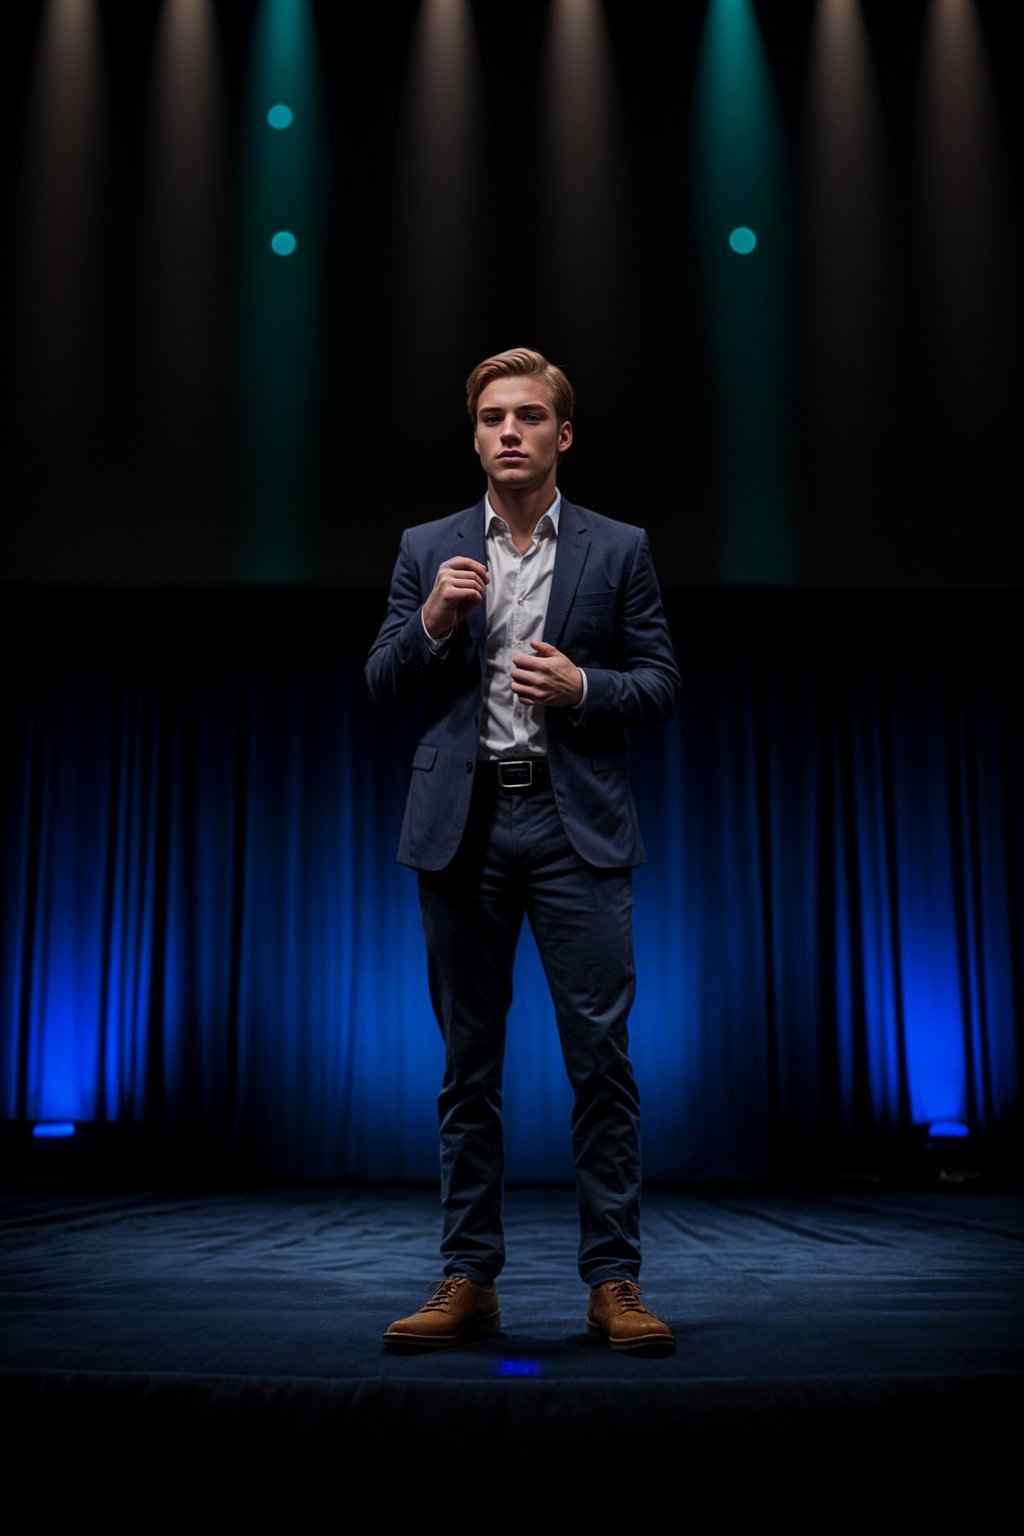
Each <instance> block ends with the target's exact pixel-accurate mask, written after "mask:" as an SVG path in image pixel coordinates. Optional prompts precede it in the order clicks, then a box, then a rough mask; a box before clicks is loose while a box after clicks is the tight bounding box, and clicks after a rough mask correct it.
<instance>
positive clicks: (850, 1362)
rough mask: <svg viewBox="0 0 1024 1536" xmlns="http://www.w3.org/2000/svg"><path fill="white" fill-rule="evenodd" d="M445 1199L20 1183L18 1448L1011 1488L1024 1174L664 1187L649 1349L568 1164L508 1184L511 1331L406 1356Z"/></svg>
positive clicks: (10, 1215) (257, 1461)
mask: <svg viewBox="0 0 1024 1536" xmlns="http://www.w3.org/2000/svg"><path fill="white" fill-rule="evenodd" d="M436 1207H437V1196H436V1193H434V1192H431V1191H423V1190H412V1191H410V1190H407V1189H401V1190H396V1189H391V1188H385V1189H379V1188H378V1189H358V1190H353V1189H350V1188H345V1189H315V1190H309V1189H301V1190H270V1191H260V1192H252V1193H248V1192H247V1193H229V1194H221V1193H203V1194H197V1195H190V1194H174V1193H167V1192H162V1193H142V1194H139V1193H121V1194H105V1195H90V1194H84V1193H75V1194H56V1193H21V1194H18V1195H15V1196H13V1197H10V1198H7V1199H6V1200H5V1201H4V1202H3V1204H2V1207H0V1211H2V1224H3V1225H2V1230H3V1247H2V1261H0V1275H2V1286H3V1314H2V1339H0V1407H2V1408H3V1410H4V1415H5V1421H6V1424H7V1426H8V1427H7V1428H6V1429H5V1431H4V1443H5V1450H6V1452H7V1456H8V1458H11V1460H10V1461H9V1465H11V1466H13V1467H16V1466H19V1465H21V1466H24V1465H26V1464H27V1459H28V1458H32V1457H35V1458H40V1457H41V1458H43V1459H44V1460H45V1461H47V1462H50V1463H51V1464H53V1465H55V1466H59V1465H64V1466H66V1465H68V1464H69V1460H73V1459H77V1458H81V1457H93V1456H95V1455H102V1457H103V1458H104V1459H105V1460H109V1457H110V1454H111V1451H112V1450H113V1449H114V1448H115V1447H116V1451H117V1455H118V1457H119V1458H121V1459H122V1460H123V1459H125V1458H127V1460H126V1461H125V1463H124V1464H126V1465H130V1466H132V1467H135V1468H145V1467H147V1466H148V1467H149V1468H150V1469H151V1470H153V1469H162V1470H163V1471H164V1472H166V1471H167V1470H168V1469H169V1468H171V1467H174V1466H178V1467H186V1468H187V1467H195V1466H204V1465H205V1466H207V1467H210V1466H219V1465H224V1466H229V1465H231V1464H232V1462H234V1461H237V1458H238V1457H239V1456H241V1457H242V1458H244V1459H245V1461H246V1463H247V1464H248V1465H249V1466H258V1465H263V1466H264V1467H265V1466H267V1465H273V1466H275V1467H278V1468H283V1469H295V1468H299V1467H303V1468H308V1469H310V1470H311V1471H312V1470H315V1469H316V1468H317V1467H318V1466H320V1467H323V1468H324V1469H328V1468H329V1469H330V1473H331V1475H332V1476H334V1475H337V1474H338V1473H341V1472H344V1473H345V1475H346V1476H361V1475H364V1474H365V1475H371V1474H372V1476H373V1478H374V1483H375V1486H377V1487H379V1486H380V1482H379V1478H380V1474H381V1473H382V1472H385V1473H386V1472H388V1471H391V1472H394V1473H395V1475H396V1477H397V1476H399V1474H401V1476H403V1477H404V1476H405V1475H406V1474H407V1473H409V1474H411V1475H414V1476H418V1475H419V1470H420V1469H422V1468H423V1467H432V1468H439V1467H440V1468H448V1467H451V1466H453V1465H454V1466H463V1467H466V1468H475V1469H477V1471H478V1472H483V1471H485V1470H486V1469H487V1468H492V1469H493V1468H494V1467H496V1466H498V1465H502V1466H504V1468H505V1471H504V1474H503V1475H504V1476H506V1477H508V1476H511V1475H513V1474H512V1473H511V1472H510V1470H509V1468H510V1467H512V1468H514V1469H515V1470H514V1477H515V1479H519V1480H521V1479H522V1478H526V1479H529V1478H530V1477H531V1476H532V1475H534V1474H537V1475H540V1476H542V1477H545V1478H548V1477H550V1476H552V1475H554V1474H555V1472H556V1471H557V1472H561V1473H564V1475H571V1477H572V1479H573V1480H574V1482H575V1483H576V1484H577V1486H579V1484H580V1483H587V1484H588V1485H589V1486H591V1487H592V1488H593V1489H600V1488H602V1487H615V1486H619V1483H620V1479H621V1477H622V1476H623V1471H622V1469H623V1468H624V1467H625V1468H628V1467H634V1468H636V1467H641V1466H642V1467H645V1468H646V1469H647V1472H646V1473H645V1476H654V1477H657V1478H658V1479H659V1480H660V1479H662V1478H668V1479H669V1482H668V1483H667V1484H666V1485H665V1486H666V1488H668V1487H670V1486H671V1479H673V1478H678V1479H680V1480H681V1481H682V1480H686V1479H691V1480H692V1479H694V1478H695V1477H698V1476H700V1477H710V1478H715V1479H719V1480H720V1479H721V1478H722V1477H723V1475H724V1476H725V1477H727V1478H728V1477H733V1478H736V1477H746V1476H747V1474H748V1473H749V1475H750V1476H752V1477H757V1478H758V1479H761V1480H763V1479H764V1478H765V1477H767V1476H776V1477H778V1478H780V1479H782V1480H792V1479H793V1478H794V1477H795V1478H798V1479H799V1480H800V1482H801V1485H802V1486H806V1485H807V1484H808V1480H813V1479H814V1478H819V1479H823V1480H825V1481H827V1482H828V1483H829V1485H830V1486H835V1487H838V1486H840V1485H835V1484H834V1480H835V1478H836V1477H837V1476H838V1477H840V1478H841V1479H842V1484H843V1485H846V1486H851V1487H852V1486H860V1485H861V1480H862V1478H864V1477H869V1478H870V1477H881V1476H885V1477H886V1478H891V1477H892V1476H900V1477H902V1478H903V1479H904V1480H905V1485H906V1486H908V1487H909V1486H911V1485H913V1484H915V1483H916V1484H917V1486H918V1487H921V1488H923V1487H924V1486H925V1485H926V1484H930V1485H933V1486H934V1484H935V1480H936V1479H937V1478H938V1479H939V1482H940V1484H942V1483H944V1482H945V1481H947V1480H949V1479H952V1478H959V1479H961V1480H962V1481H963V1482H964V1484H965V1485H966V1484H973V1483H975V1482H976V1481H977V1480H978V1479H979V1478H980V1479H981V1481H982V1483H983V1484H984V1486H986V1487H989V1488H990V1487H991V1486H992V1482H993V1479H998V1478H999V1477H1000V1476H1001V1475H1003V1474H1004V1473H1008V1472H1009V1469H1010V1468H1011V1466H1013V1467H1014V1468H1015V1463H1016V1458H1017V1453H1018V1446H1019V1438H1020V1437H1019V1426H1020V1423H1021V1407H1022V1403H1024V1393H1022V1390H1021V1386H1022V1365H1024V1330H1022V1309H1021V1296H1022V1288H1021V1278H1022V1259H1024V1243H1022V1238H1024V1202H1022V1201H1021V1200H1019V1199H1017V1198H1015V1197H1013V1196H1011V1195H1005V1194H996V1193H978V1192H974V1193H966V1192H961V1193H950V1194H947V1193H944V1192H941V1191H939V1190H935V1191H922V1190H908V1191H903V1192H900V1191H894V1190H889V1189H877V1190H873V1191H872V1190H867V1191H866V1190H864V1189H858V1190H857V1191H855V1192H850V1193H847V1192H837V1193H834V1194H829V1193H822V1192H820V1191H818V1192H792V1193H779V1192H768V1191H765V1190H752V1191H737V1190H735V1189H728V1190H723V1189H715V1190H697V1191H691V1190H685V1191H678V1192H677V1191H666V1190H656V1191H649V1192H648V1193H647V1196H646V1201H645V1223H644V1230H645V1241H646V1255H647V1257H646V1268H645V1274H644V1276H643V1280H644V1282H645V1286H646V1295H647V1299H648V1301H649V1303H650V1305H651V1307H652V1309H653V1310H655V1311H657V1312H658V1313H659V1314H660V1315H661V1316H663V1317H664V1318H665V1319H666V1320H667V1321H668V1322H670V1323H671V1325H672V1327H673V1329H674V1331H675V1333H676V1336H677V1339H678V1351H677V1353H676V1354H675V1355H674V1356H673V1357H671V1358H667V1359H654V1360H638V1359H633V1358H629V1357H625V1358H623V1357H620V1356H617V1355H615V1354H613V1353H612V1352H611V1351H610V1350H608V1349H607V1348H605V1347H602V1346H601V1345H600V1344H597V1343H594V1342H591V1341H589V1340H588V1338H587V1335H586V1331H585V1326H584V1307H585V1301H586V1296H585V1292H584V1290H583V1288H582V1286H581V1284H580V1281H579V1279H578V1277H577V1275H576V1271H575V1242H576V1219H575V1204H574V1197H573V1195H572V1193H571V1191H569V1190H566V1189H561V1188H557V1189H542V1190H536V1189H514V1190H512V1191H510V1193H509V1195H508V1199H507V1206H506V1217H507V1228H508V1240H509V1261H508V1266H507V1269H506V1271H505V1274H504V1275H503V1276H502V1279H501V1282H500V1292H501V1301H502V1314H503V1317H502V1321H503V1329H504V1331H503V1333H502V1334H501V1335H499V1336H498V1337H497V1338H495V1339H491V1340H488V1341H486V1342H482V1343H479V1344H474V1345H470V1346H467V1347H464V1348H462V1349H460V1350H455V1351H447V1352H442V1353H440V1354H431V1355H427V1356H423V1357H419V1356H416V1357H410V1356H407V1355H405V1356H392V1355H389V1354H387V1353H386V1352H385V1351H384V1350H383V1349H382V1347H381V1345H380V1334H381V1331H382V1329H383V1328H384V1327H386V1326H387V1324H388V1323H389V1322H390V1321H391V1320H392V1318H394V1317H396V1316H399V1315H402V1314H404V1313H406V1312H409V1311H412V1310H414V1309H415V1308H416V1307H417V1306H419V1305H420V1304H421V1302H422V1301H423V1300H425V1299H426V1293H427V1283H428V1281H430V1280H431V1279H432V1278H434V1277H436V1276H438V1270H439V1266H438V1264H437V1260H436V1257H435V1244H436V1235H437V1210H436ZM19 1458H20V1460H19ZM453 1458H454V1462H453ZM613 1469H615V1470H614V1471H613ZM628 1475H630V1474H627V1476H628ZM1014 1475H1016V1473H1015V1471H1014ZM421 1486H422V1485H421ZM518 1486H520V1488H521V1486H522V1484H521V1482H520V1483H519V1484H518ZM739 1486H740V1485H738V1484H737V1485H736V1486H735V1487H734V1492H737V1493H738V1491H739ZM393 1491H395V1492H397V1491H398V1489H397V1485H396V1488H395V1489H394V1490H393Z"/></svg>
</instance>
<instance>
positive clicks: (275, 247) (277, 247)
mask: <svg viewBox="0 0 1024 1536" xmlns="http://www.w3.org/2000/svg"><path fill="white" fill-rule="evenodd" d="M298 243H299V242H298V241H297V240H296V238H295V236H294V235H293V234H292V232H291V230H289V229H279V230H278V232H277V234H276V235H275V236H274V238H273V239H272V240H271V242H270V249H271V250H272V251H273V253H274V255H275V256H290V255H291V254H292V252H293V251H294V250H295V248H296V246H297V245H298Z"/></svg>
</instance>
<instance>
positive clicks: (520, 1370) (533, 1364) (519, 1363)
mask: <svg viewBox="0 0 1024 1536" xmlns="http://www.w3.org/2000/svg"><path fill="white" fill-rule="evenodd" d="M491 1374H492V1375H493V1376H543V1374H544V1372H543V1371H542V1370H541V1367H540V1362H539V1361H538V1360H495V1362H494V1370H493V1371H492V1372H491Z"/></svg>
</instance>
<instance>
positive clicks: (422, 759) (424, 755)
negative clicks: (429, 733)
mask: <svg viewBox="0 0 1024 1536" xmlns="http://www.w3.org/2000/svg"><path fill="white" fill-rule="evenodd" d="M436 758H437V748H436V747H432V746H428V745H427V744H426V742H422V741H421V742H420V744H419V746H418V747H417V748H416V751H415V752H414V753H413V756H412V765H413V767H414V768H422V769H424V770H425V771H426V772H429V771H430V769H431V768H433V766H434V762H435V759H436Z"/></svg>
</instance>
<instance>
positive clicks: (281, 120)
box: [267, 101, 295, 129]
mask: <svg viewBox="0 0 1024 1536" xmlns="http://www.w3.org/2000/svg"><path fill="white" fill-rule="evenodd" d="M294 117H295V114H294V113H293V112H292V109H291V107H286V106H285V104H284V102H283V101H279V102H278V103H277V105H276V106H273V107H271V109H270V111H269V112H268V113H267V122H268V123H269V124H270V126H271V128H277V129H281V128H290V127H291V125H292V122H293V121H294Z"/></svg>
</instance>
